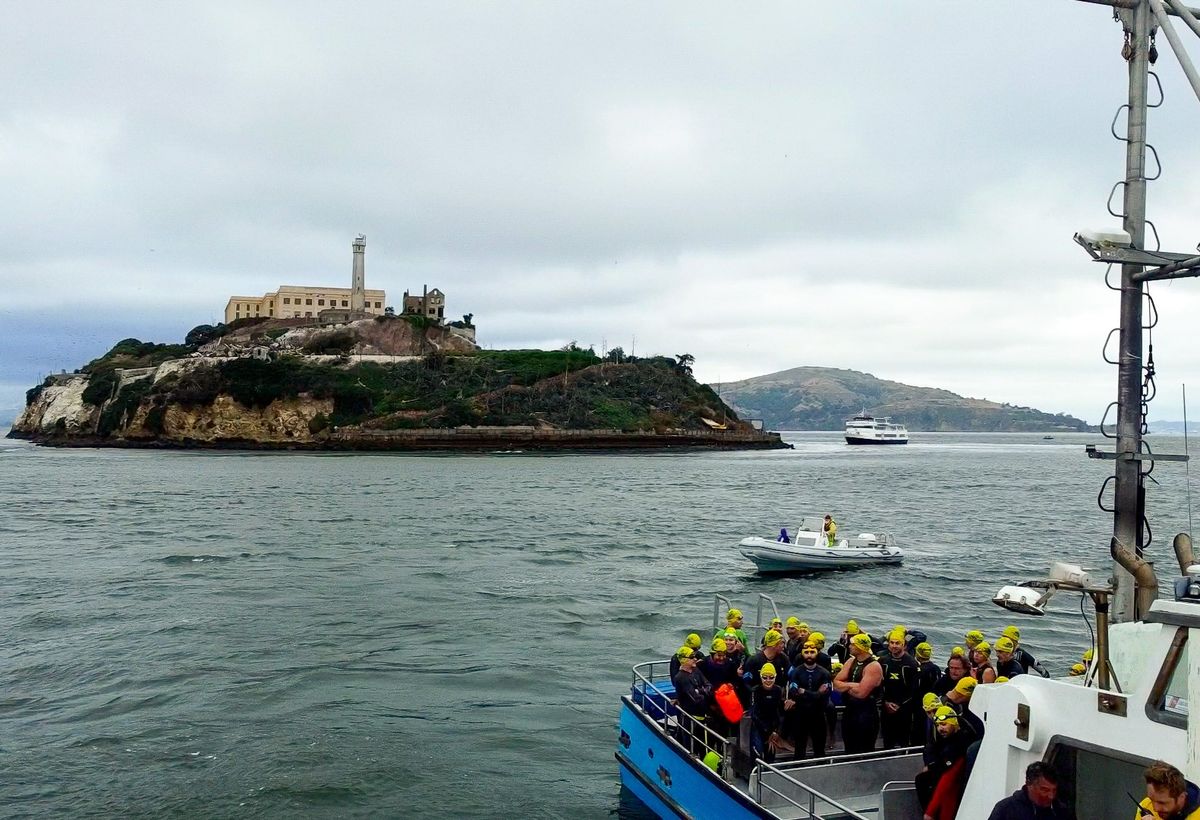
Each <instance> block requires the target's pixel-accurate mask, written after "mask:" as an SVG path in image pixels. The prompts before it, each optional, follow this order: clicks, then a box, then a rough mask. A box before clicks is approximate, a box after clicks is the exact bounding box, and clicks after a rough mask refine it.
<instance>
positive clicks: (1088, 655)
mask: <svg viewBox="0 0 1200 820" xmlns="http://www.w3.org/2000/svg"><path fill="white" fill-rule="evenodd" d="M1095 657H1096V650H1095V649H1089V650H1088V651H1086V652H1084V653H1083V662H1084V663H1091V662H1092V659H1093V658H1095Z"/></svg>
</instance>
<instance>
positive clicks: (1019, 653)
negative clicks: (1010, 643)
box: [1009, 646, 1050, 678]
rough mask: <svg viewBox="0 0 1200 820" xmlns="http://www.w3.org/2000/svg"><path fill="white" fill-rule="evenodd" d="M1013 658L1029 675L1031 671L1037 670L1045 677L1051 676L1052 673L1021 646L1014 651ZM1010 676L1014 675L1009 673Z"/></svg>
mask: <svg viewBox="0 0 1200 820" xmlns="http://www.w3.org/2000/svg"><path fill="white" fill-rule="evenodd" d="M1013 660H1015V661H1016V662H1017V663H1019V664H1021V668H1022V669H1024V670H1025V674H1027V675H1028V674H1030V673H1031V672H1037V673H1038V674H1039V675H1041V676H1042V677H1043V678H1048V677H1050V673H1049V672H1047V671H1046V670H1045V669H1043V668H1042V665H1041V664H1040V663H1038V662H1037V658H1035V657H1034V656H1033V655H1030V654H1029V653H1028V652H1026V651H1025V650H1024V649H1023V648H1022V647H1020V646H1018V647H1017V648H1016V649H1015V650H1014V651H1013ZM1009 677H1010V678H1011V677H1012V675H1009Z"/></svg>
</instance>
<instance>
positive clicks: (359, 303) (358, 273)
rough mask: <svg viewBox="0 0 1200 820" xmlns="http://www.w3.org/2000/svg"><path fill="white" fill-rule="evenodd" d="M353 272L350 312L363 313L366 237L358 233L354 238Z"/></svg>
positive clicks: (365, 277) (365, 285) (365, 293)
mask: <svg viewBox="0 0 1200 820" xmlns="http://www.w3.org/2000/svg"><path fill="white" fill-rule="evenodd" d="M352 247H353V248H354V270H353V272H352V274H351V279H352V281H351V283H350V310H352V311H364V310H366V308H367V282H366V279H367V273H366V255H367V235H366V234H362V233H360V234H359V235H358V236H356V237H355V238H354V245H353V246H352Z"/></svg>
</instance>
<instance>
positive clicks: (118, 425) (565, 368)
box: [13, 316, 782, 448]
mask: <svg viewBox="0 0 1200 820" xmlns="http://www.w3.org/2000/svg"><path fill="white" fill-rule="evenodd" d="M414 320H416V321H414ZM406 326H410V327H411V330H409V331H404V330H403V328H404V327H406ZM389 327H390V329H389ZM396 328H400V329H401V331H403V332H401V333H400V334H399V336H397V331H396ZM381 334H383V335H382V336H381ZM451 334H452V331H449V330H446V329H445V328H443V327H441V326H440V325H437V324H435V323H433V322H430V321H429V320H426V319H425V318H424V317H420V316H415V317H391V316H388V317H378V318H377V319H375V320H371V321H365V322H363V323H361V324H350V325H339V326H335V327H329V326H326V327H300V328H297V327H294V326H293V327H288V326H273V323H272V322H270V321H268V322H257V321H254V320H249V321H248V320H243V321H242V322H241V323H232V324H231V325H230V326H224V325H220V326H208V325H202V326H200V327H198V328H195V329H194V330H193V331H192V332H190V333H189V334H188V335H187V338H186V340H185V342H184V344H155V343H152V342H142V341H140V340H138V339H124V340H122V341H120V342H118V343H117V344H116V345H114V346H113V348H112V349H111V350H109V351H108V352H107V353H106V354H104V355H103V356H101V357H99V358H97V359H94V360H92V361H91V362H88V363H87V364H86V365H84V366H83V367H81V368H80V370H79V371H78V372H77V373H75V374H64V375H60V376H51V377H49V378H48V379H47V380H46V381H45V382H44V383H43V384H42V385H39V386H38V387H35V388H34V389H32V390H30V391H29V393H28V394H27V402H28V406H27V408H26V413H25V414H24V415H23V417H22V419H19V420H18V423H17V425H16V426H15V427H14V430H13V435H18V436H26V437H29V438H34V439H37V440H43V441H49V442H52V443H71V442H72V441H74V442H76V443H82V442H84V441H86V442H89V443H116V444H121V443H128V444H138V445H144V444H147V443H154V442H157V443H160V444H166V445H170V444H172V443H177V444H178V443H186V444H188V445H199V446H204V445H206V444H219V443H220V442H246V443H250V444H254V443H258V444H262V445H263V446H281V445H288V446H290V445H293V444H294V445H301V446H320V445H321V443H322V442H325V443H327V444H330V445H331V446H338V447H353V446H354V445H355V438H356V437H357V439H358V440H359V441H360V443H361V442H365V444H364V446H370V447H372V448H375V447H376V446H378V443H379V442H380V441H384V442H386V440H388V439H389V438H390V439H394V440H396V441H400V440H402V439H404V438H405V437H406V436H411V435H414V434H418V433H421V432H422V431H431V430H433V431H436V430H443V431H444V430H463V429H470V430H479V431H487V430H500V429H503V430H514V431H516V430H531V431H537V437H538V438H539V439H547V440H552V439H553V438H554V436H555V435H556V434H557V433H556V431H557V432H558V433H561V434H562V435H563V436H565V435H567V434H572V433H580V432H583V433H586V432H588V431H591V432H600V433H604V434H606V435H609V434H614V433H615V434H620V435H625V434H629V435H635V436H640V437H642V438H645V437H646V436H649V437H650V438H651V439H653V438H654V437H656V436H659V437H674V438H673V439H672V441H671V442H666V441H665V440H664V443H663V444H662V445H661V446H677V445H678V444H679V443H680V442H679V441H678V437H679V436H680V435H684V436H691V438H692V439H693V440H692V441H690V442H684V443H693V444H696V443H699V444H706V445H709V446H782V444H781V442H780V441H779V438H778V436H775V435H768V434H764V433H761V432H757V431H755V430H754V429H753V428H752V427H751V426H750V425H749V424H747V423H744V422H741V421H739V420H738V418H737V415H736V414H735V412H734V411H733V410H732V409H731V408H730V407H729V406H727V405H726V404H724V403H723V402H722V401H721V399H720V398H719V397H718V396H717V394H716V392H714V391H713V390H712V388H710V387H708V386H707V385H703V384H699V383H698V382H696V380H695V379H694V377H693V375H692V369H691V366H692V362H693V358H692V356H690V355H688V354H681V355H679V356H676V357H674V358H670V357H665V356H652V357H643V358H635V357H626V356H625V355H624V353H623V352H621V351H620V350H616V351H613V352H612V353H611V354H610V355H608V356H606V357H604V358H601V357H599V356H597V355H596V354H595V352H594V351H592V350H590V349H583V348H580V347H579V346H577V345H575V344H574V343H571V344H569V345H567V346H565V347H563V348H562V349H559V350H480V349H478V348H477V347H475V346H474V345H470V346H469V348H468V349H463V347H462V345H461V339H459V340H457V341H456V340H455V339H451V338H449V337H450V335H451ZM447 342H451V343H456V344H458V348H457V349H454V348H452V347H451V345H450V344H449V343H447ZM379 344H393V345H400V346H401V347H402V348H403V349H400V348H397V347H394V348H393V349H392V350H390V351H389V352H386V353H381V352H379V350H378V348H377V347H374V346H375V345H379ZM364 348H365V349H367V350H370V351H371V352H369V353H364ZM411 351H425V352H423V353H421V355H411ZM46 390H52V391H54V392H53V393H52V394H48V395H46V396H45V397H44V398H43V395H42V394H43V392H44V391H46ZM51 408H53V409H51ZM475 435H477V436H478V437H486V435H489V434H487V433H485V432H480V433H478V434H475ZM527 435H534V434H533V433H528V434H527ZM410 443H411V442H410ZM539 446H550V445H544V442H543V443H541V444H539ZM563 446H569V445H563ZM582 446H587V445H586V444H584V445H582ZM598 446H606V447H607V446H620V445H619V444H612V443H611V442H609V443H606V444H603V445H598ZM633 446H656V445H655V444H654V443H653V442H649V443H645V442H642V443H637V444H635V445H633Z"/></svg>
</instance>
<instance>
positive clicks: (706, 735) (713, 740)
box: [633, 660, 733, 779]
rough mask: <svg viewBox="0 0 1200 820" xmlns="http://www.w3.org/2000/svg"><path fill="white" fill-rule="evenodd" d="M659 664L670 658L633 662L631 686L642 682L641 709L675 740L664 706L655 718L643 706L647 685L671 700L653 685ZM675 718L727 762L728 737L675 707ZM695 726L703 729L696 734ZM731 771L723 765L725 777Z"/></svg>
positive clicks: (694, 736) (731, 769) (668, 700)
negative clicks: (647, 674) (645, 671)
mask: <svg viewBox="0 0 1200 820" xmlns="http://www.w3.org/2000/svg"><path fill="white" fill-rule="evenodd" d="M660 664H668V665H669V664H670V660H665V661H647V662H645V663H639V664H635V665H634V667H633V677H634V680H633V686H634V687H636V686H637V683H638V681H641V682H642V684H643V687H642V693H643V698H642V704H643V705H642V706H641V709H642V711H643V712H645V713H646V714H647V715H649V716H650V718H651V719H652V720H654V721H655V722H656V723H658V724H659V725H660V726H662V729H663V733H664V734H665V735H666V736H667V737H668V738H670V739H672V740H675V738H671V735H670V733H669V731H668V729H669V728H670V721H669V716H668V715H667V710H666V709H665V708H663V709H662V710H661V711H662V714H661V715H659V716H658V717H657V718H656V717H655V716H654V715H653V714H652V712H651V710H649V709H647V708H646V707H645V703H646V700H645V697H644V694H645V692H646V687H649V688H650V689H651V690H652V691H653V692H654V693H655V694H656V695H658V696H659V697H660V698H662V699H663V701H665V702H670V700H671V699H670V698H669V697H668V696H667V694H666V693H665V692H663V690H661V689H659V688H658V687H657V686H655V685H654V680H653V679H654V667H655V666H658V665H660ZM644 667H649V673H650V677H646V675H643V674H642V672H641V670H642V669H643V668H644ZM675 719H676V721H677V722H678V723H679V725H680V726H681V727H686V728H687V730H688V733H689V734H690V735H691V736H692V737H693V738H695V739H696V740H697V741H698V742H699V743H700V745H702V746H703V747H704V749H705V750H706V751H709V752H716V753H717V754H718V755H719V756H720V757H721V760H722V761H723V762H727V761H728V760H729V757H728V754H729V739H728V738H725V737H722V736H721V735H719V734H717V733H716V732H714V731H713V730H712V729H710V728H708V726H706V725H705V724H704V722H703V721H700V720H696V719H695V718H694V717H692V716H691V715H689V714H688V713H687V712H685V711H683V710H682V709H678V708H677V709H676V710H675ZM697 728H700V729H703V730H704V731H703V732H702V733H701V735H700V736H697V734H696V731H695V730H696V729H697ZM675 742H676V743H678V742H679V741H678V740H675ZM681 745H682V744H681ZM687 751H688V752H689V754H690V753H691V750H690V749H689V750H687ZM700 757H703V755H700ZM732 771H733V768H732V766H729V765H726V767H725V777H726V779H728V778H729V776H730V775H731V773H732Z"/></svg>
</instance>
